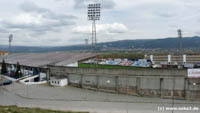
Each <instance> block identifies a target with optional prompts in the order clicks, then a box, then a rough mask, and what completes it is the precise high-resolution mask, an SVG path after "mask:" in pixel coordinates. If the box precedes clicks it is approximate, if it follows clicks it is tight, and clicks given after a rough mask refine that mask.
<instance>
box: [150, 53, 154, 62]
mask: <svg viewBox="0 0 200 113" xmlns="http://www.w3.org/2000/svg"><path fill="white" fill-rule="evenodd" d="M150 60H151V62H152V63H153V62H154V61H153V55H150Z"/></svg>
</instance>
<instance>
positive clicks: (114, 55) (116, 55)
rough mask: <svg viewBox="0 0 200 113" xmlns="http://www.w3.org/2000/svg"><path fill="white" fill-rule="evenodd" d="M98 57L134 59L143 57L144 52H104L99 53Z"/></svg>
mask: <svg viewBox="0 0 200 113" xmlns="http://www.w3.org/2000/svg"><path fill="white" fill-rule="evenodd" d="M98 58H132V59H143V58H144V54H135V53H102V54H100V55H98Z"/></svg>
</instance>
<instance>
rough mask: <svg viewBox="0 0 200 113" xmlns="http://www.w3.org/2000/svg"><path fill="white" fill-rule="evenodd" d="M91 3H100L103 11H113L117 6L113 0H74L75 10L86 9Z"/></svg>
mask: <svg viewBox="0 0 200 113" xmlns="http://www.w3.org/2000/svg"><path fill="white" fill-rule="evenodd" d="M89 3H100V4H101V7H102V9H113V8H114V7H115V6H116V4H115V2H114V1H113V0H74V8H75V9H82V8H86V7H87V4H89Z"/></svg>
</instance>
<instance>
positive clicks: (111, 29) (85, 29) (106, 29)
mask: <svg viewBox="0 0 200 113" xmlns="http://www.w3.org/2000/svg"><path fill="white" fill-rule="evenodd" d="M91 29H92V28H91V25H88V26H77V27H76V28H74V29H73V30H72V31H73V32H74V33H83V34H89V33H91ZM127 31H128V28H127V27H126V26H125V25H124V24H120V23H113V24H97V33H101V34H119V33H125V32H127Z"/></svg>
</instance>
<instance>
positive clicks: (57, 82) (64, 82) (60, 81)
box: [50, 77, 68, 87]
mask: <svg viewBox="0 0 200 113" xmlns="http://www.w3.org/2000/svg"><path fill="white" fill-rule="evenodd" d="M50 84H51V85H52V86H61V87H63V86H67V85H68V79H66V78H63V79H58V78H54V77H52V78H50Z"/></svg>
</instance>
